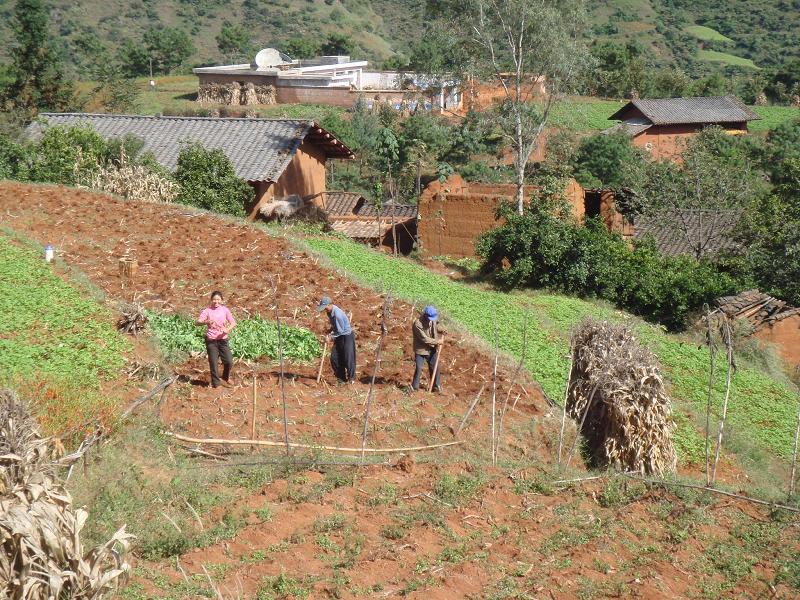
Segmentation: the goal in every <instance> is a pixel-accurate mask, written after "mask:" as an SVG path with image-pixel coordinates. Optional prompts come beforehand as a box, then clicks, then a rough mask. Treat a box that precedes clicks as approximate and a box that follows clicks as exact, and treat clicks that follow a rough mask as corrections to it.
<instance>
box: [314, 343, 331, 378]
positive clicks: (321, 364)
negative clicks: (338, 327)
mask: <svg viewBox="0 0 800 600" xmlns="http://www.w3.org/2000/svg"><path fill="white" fill-rule="evenodd" d="M327 353H328V338H327V336H326V337H325V343H324V344H323V345H322V358H321V359H320V360H319V371H317V383H319V382H320V380H321V379H322V369H323V368H324V367H325V355H326V354H327Z"/></svg>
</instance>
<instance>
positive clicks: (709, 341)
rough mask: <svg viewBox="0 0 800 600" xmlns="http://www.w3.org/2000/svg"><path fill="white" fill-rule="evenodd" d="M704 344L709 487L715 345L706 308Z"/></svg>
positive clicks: (708, 311)
mask: <svg viewBox="0 0 800 600" xmlns="http://www.w3.org/2000/svg"><path fill="white" fill-rule="evenodd" d="M706 320H707V323H706V325H707V329H706V343H707V344H708V352H709V356H710V361H711V371H710V373H709V375H708V400H707V401H706V485H711V459H710V446H711V444H710V438H711V398H712V395H713V391H714V371H715V369H716V355H717V344H716V342H715V341H714V332H713V331H712V329H711V311H710V310H709V309H708V307H706Z"/></svg>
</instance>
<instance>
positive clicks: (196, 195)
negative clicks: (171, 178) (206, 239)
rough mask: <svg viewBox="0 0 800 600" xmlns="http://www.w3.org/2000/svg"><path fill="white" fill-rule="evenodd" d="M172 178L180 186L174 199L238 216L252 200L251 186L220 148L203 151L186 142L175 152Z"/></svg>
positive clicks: (196, 145)
mask: <svg viewBox="0 0 800 600" xmlns="http://www.w3.org/2000/svg"><path fill="white" fill-rule="evenodd" d="M175 181H176V182H177V183H178V185H179V186H180V194H179V195H178V198H177V201H178V202H181V203H182V204H189V205H191V206H196V207H198V208H203V209H206V210H210V211H214V212H218V213H225V214H229V215H234V216H238V217H243V216H244V215H245V206H247V205H248V204H250V203H251V202H252V201H253V196H254V193H253V188H252V187H250V186H249V185H248V184H247V182H246V181H244V180H243V179H240V178H239V177H237V176H236V172H235V171H234V169H233V165H232V164H231V161H230V160H229V159H228V157H227V156H225V153H224V152H223V151H222V150H219V149H217V150H206V149H205V148H203V147H202V146H201V145H199V144H189V145H187V146H186V147H184V148H183V149H182V150H181V152H180V154H179V155H178V168H177V169H176V171H175Z"/></svg>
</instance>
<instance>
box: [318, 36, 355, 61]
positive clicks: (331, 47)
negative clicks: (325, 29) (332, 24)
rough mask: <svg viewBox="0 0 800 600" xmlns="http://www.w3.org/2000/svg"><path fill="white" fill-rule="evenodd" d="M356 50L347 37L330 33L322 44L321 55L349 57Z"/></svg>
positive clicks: (353, 43)
mask: <svg viewBox="0 0 800 600" xmlns="http://www.w3.org/2000/svg"><path fill="white" fill-rule="evenodd" d="M355 49H356V44H355V42H354V41H353V38H351V37H350V36H349V35H345V34H343V33H332V34H330V35H329V36H328V39H327V40H326V41H325V43H323V44H322V54H324V55H326V56H339V55H351V54H353V52H354V51H355Z"/></svg>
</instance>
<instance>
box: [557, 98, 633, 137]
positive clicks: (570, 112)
mask: <svg viewBox="0 0 800 600" xmlns="http://www.w3.org/2000/svg"><path fill="white" fill-rule="evenodd" d="M626 102H627V100H625V101H621V100H601V99H597V98H575V99H572V100H568V101H566V102H562V103H560V104H557V105H556V106H555V108H554V109H553V113H552V115H551V125H554V126H558V127H563V128H565V129H571V130H573V131H595V130H598V129H599V130H603V129H608V128H609V127H611V126H612V125H614V124H616V121H609V120H608V117H610V116H611V115H613V114H614V113H615V112H617V111H618V110H619V109H620V108H622V107H623V106H624V105H625V103H626Z"/></svg>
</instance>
